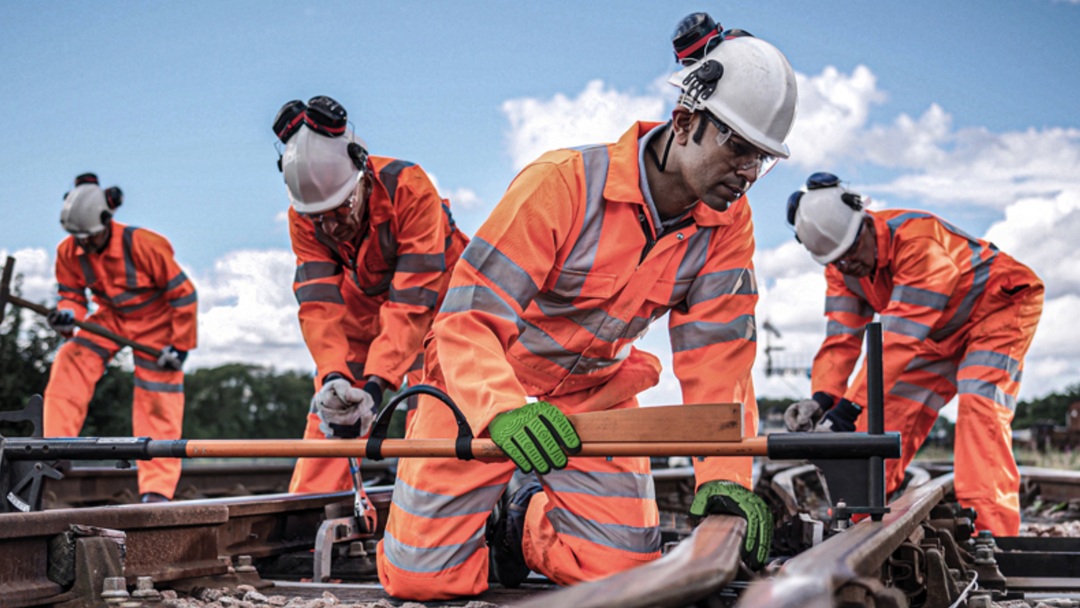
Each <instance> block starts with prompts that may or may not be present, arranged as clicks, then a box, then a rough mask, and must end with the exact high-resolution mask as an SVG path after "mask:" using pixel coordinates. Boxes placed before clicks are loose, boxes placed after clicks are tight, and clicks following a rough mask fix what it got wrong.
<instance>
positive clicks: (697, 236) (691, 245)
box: [675, 228, 713, 279]
mask: <svg viewBox="0 0 1080 608" xmlns="http://www.w3.org/2000/svg"><path fill="white" fill-rule="evenodd" d="M712 234H713V229H712V228H699V229H698V231H697V232H695V233H694V234H693V235H691V237H690V238H689V239H687V241H686V253H684V254H683V259H682V261H681V262H679V269H678V270H677V271H676V272H675V278H677V279H692V278H694V277H696V276H698V275H699V274H701V269H702V268H704V267H705V260H706V259H708V257H709V240H710V239H711V238H712Z"/></svg>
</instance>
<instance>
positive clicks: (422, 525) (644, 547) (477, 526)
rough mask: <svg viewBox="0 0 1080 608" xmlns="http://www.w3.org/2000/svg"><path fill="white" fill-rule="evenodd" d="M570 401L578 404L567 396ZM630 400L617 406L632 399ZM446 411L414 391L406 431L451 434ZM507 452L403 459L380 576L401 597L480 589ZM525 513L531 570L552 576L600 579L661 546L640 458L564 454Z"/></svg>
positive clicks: (581, 405)
mask: <svg viewBox="0 0 1080 608" xmlns="http://www.w3.org/2000/svg"><path fill="white" fill-rule="evenodd" d="M569 397H570V398H557V397H548V398H547V399H548V400H550V401H551V402H552V403H553V404H555V405H557V406H559V407H560V408H561V409H563V410H564V411H567V412H570V413H574V412H576V411H587V410H588V407H587V406H588V403H587V402H584V401H583V400H581V399H574V398H573V397H575V395H571V396H569ZM575 401H576V402H577V403H575ZM636 404H637V402H636V399H630V400H628V401H626V402H623V403H621V404H617V405H616V407H635V406H636ZM456 429H457V427H456V425H455V424H454V419H453V416H452V415H451V414H450V412H449V410H448V409H447V408H446V407H445V406H444V405H442V404H441V403H439V402H438V401H436V400H434V399H432V398H430V397H426V396H425V397H422V398H421V400H420V406H419V408H418V410H417V413H416V418H415V420H414V421H413V423H412V425H411V426H410V433H409V437H410V438H436V437H453V436H455V435H456ZM514 471H515V466H514V464H513V463H512V462H509V461H500V462H491V463H482V462H477V461H459V460H455V459H449V458H427V459H408V460H402V461H401V463H400V465H399V468H398V479H397V483H396V484H395V486H394V502H393V504H392V505H391V506H390V519H389V520H388V522H387V526H386V535H385V536H384V538H383V541H382V542H380V543H379V548H378V555H377V559H378V566H379V580H380V582H381V583H382V585H383V587H384V588H385V589H386V592H387V593H389V594H391V595H393V596H395V597H400V598H407V599H414V600H421V601H426V600H436V599H448V598H452V597H459V596H467V595H475V594H477V593H480V592H482V591H484V590H485V589H487V588H488V549H487V545H486V541H485V537H484V534H485V524H486V522H487V519H488V515H489V514H490V512H491V509H492V507H493V506H494V505H495V503H496V501H498V499H499V497H500V496H501V495H502V493H503V490H504V488H505V487H506V484H507V483H508V482H509V481H510V478H511V477H512V476H513V474H514ZM540 481H541V483H542V484H543V486H544V491H543V492H541V493H537V494H536V495H535V496H533V498H532V501H531V502H530V503H529V510H528V513H527V514H526V519H525V524H526V529H525V536H524V538H523V550H524V553H525V560H526V563H528V565H529V567H530V568H532V569H533V570H535V571H537V572H540V573H541V574H544V575H545V576H548V577H549V578H551V579H552V580H554V581H556V582H557V583H559V584H563V585H568V584H573V583H576V582H578V581H583V580H592V579H596V578H601V577H604V576H607V575H610V574H613V573H616V572H620V571H622V570H625V569H627V568H630V567H633V566H636V565H638V564H640V563H642V562H644V561H649V560H652V559H655V558H657V557H659V555H660V534H659V530H658V527H657V526H658V514H657V508H656V502H655V496H654V494H655V493H654V490H653V484H652V477H651V475H650V474H649V467H648V460H647V459H644V458H614V459H612V460H610V461H608V460H606V459H603V458H571V459H570V464H569V465H568V466H567V468H566V469H564V470H562V471H554V472H552V473H550V474H548V475H545V476H542V477H541V478H540Z"/></svg>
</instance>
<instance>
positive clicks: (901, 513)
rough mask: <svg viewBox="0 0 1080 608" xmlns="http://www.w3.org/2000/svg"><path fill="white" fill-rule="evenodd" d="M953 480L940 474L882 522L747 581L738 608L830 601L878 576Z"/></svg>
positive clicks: (794, 607) (789, 607)
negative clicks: (771, 575)
mask: <svg viewBox="0 0 1080 608" xmlns="http://www.w3.org/2000/svg"><path fill="white" fill-rule="evenodd" d="M952 484H953V476H952V474H951V473H950V474H948V475H943V476H941V477H938V478H937V479H934V480H932V481H930V482H928V483H926V484H925V485H922V486H920V487H918V488H916V489H915V490H913V491H912V492H911V493H909V494H905V495H904V496H902V497H901V498H900V499H899V500H897V501H895V502H893V503H890V505H889V506H890V507H891V508H892V511H891V512H890V513H889V514H887V515H886V516H885V518H884V519H883V520H882V521H880V522H873V521H870V520H864V521H862V522H860V523H858V524H856V525H855V526H853V527H851V528H850V529H849V530H847V531H846V532H844V533H843V534H838V535H836V536H834V537H832V538H830V539H829V540H827V541H825V542H823V543H821V544H820V545H818V546H816V547H814V548H813V549H810V550H809V551H805V552H803V553H801V554H800V555H798V556H797V557H794V558H792V559H791V560H790V561H788V562H787V563H786V564H784V567H783V568H782V569H781V571H780V574H779V575H778V576H776V577H775V578H772V579H769V580H765V581H762V582H759V583H757V584H754V585H751V586H750V588H749V589H748V590H747V592H746V593H745V594H744V595H743V597H742V598H741V600H740V601H739V603H738V604H737V606H738V608H803V607H808V606H812V607H817V606H832V605H833V597H834V596H835V594H836V592H837V591H839V590H840V589H841V588H842V587H843V586H844V585H847V584H848V583H850V582H852V581H855V580H856V579H858V578H861V577H870V578H877V577H879V576H880V574H881V566H882V564H884V563H885V560H887V559H888V557H889V556H890V555H892V553H893V551H895V550H896V548H897V547H899V546H900V545H901V543H903V542H904V539H906V538H907V537H908V536H909V535H911V533H912V532H913V531H914V530H915V529H916V528H917V527H918V526H919V523H920V522H921V521H922V520H923V519H925V518H926V517H927V516H928V515H929V514H930V510H931V509H933V508H934V506H935V505H936V504H938V503H939V502H940V501H941V500H942V499H943V498H945V495H946V494H947V493H948V492H949V491H951V490H952Z"/></svg>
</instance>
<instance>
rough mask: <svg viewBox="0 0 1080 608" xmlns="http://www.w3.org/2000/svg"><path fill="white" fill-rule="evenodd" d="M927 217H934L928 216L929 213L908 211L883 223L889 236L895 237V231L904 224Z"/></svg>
mask: <svg viewBox="0 0 1080 608" xmlns="http://www.w3.org/2000/svg"><path fill="white" fill-rule="evenodd" d="M927 217H934V216H932V215H930V214H929V213H923V212H921V211H909V212H907V213H901V214H900V215H898V216H896V217H894V218H892V219H891V220H888V221H887V222H885V224H886V225H887V226H888V227H889V235H890V236H891V237H895V236H896V230H897V229H898V228H900V227H901V226H903V225H904V224H906V223H908V222H909V221H911V220H917V219H922V218H927Z"/></svg>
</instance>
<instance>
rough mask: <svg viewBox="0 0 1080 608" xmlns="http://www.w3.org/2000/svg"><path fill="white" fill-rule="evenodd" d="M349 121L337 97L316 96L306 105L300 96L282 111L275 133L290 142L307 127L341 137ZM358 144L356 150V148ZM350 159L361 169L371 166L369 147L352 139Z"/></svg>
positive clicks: (327, 134) (278, 163) (323, 133)
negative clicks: (301, 128)
mask: <svg viewBox="0 0 1080 608" xmlns="http://www.w3.org/2000/svg"><path fill="white" fill-rule="evenodd" d="M348 124H349V115H348V113H347V112H346V111H345V108H344V107H343V106H342V105H341V104H340V103H338V102H336V101H334V99H332V98H330V97H327V96H326V95H319V96H317V97H312V98H311V99H309V100H308V102H307V104H306V105H305V104H304V102H302V101H300V100H299V99H294V100H292V101H290V102H288V103H286V104H285V105H283V106H281V109H280V110H278V113H277V117H276V118H275V119H274V126H273V129H274V134H275V135H277V138H278V140H279V141H281V143H283V144H287V143H289V139H291V138H292V136H293V135H295V134H296V132H297V131H299V130H300V127H302V126H307V127H308V128H309V129H311V130H312V131H315V132H316V133H319V134H322V135H325V136H327V137H340V136H342V135H344V134H345V127H346V126H347V125H348ZM354 147H355V151H354ZM348 152H349V158H350V159H352V161H353V164H354V165H356V168H357V169H359V170H360V171H363V170H364V169H365V168H366V166H367V157H368V154H367V150H365V149H364V147H363V146H361V145H360V144H357V143H355V142H352V143H350V144H349V147H348ZM277 165H278V171H282V167H281V156H280V155H278V161H277Z"/></svg>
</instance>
